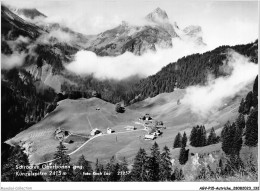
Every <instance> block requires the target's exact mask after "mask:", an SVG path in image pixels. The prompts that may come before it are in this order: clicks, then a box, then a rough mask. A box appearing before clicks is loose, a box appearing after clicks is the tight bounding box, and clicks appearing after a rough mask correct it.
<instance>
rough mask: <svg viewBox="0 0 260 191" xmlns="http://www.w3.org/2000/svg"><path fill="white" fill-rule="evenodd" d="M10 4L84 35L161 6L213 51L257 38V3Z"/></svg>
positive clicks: (109, 0)
mask: <svg viewBox="0 0 260 191" xmlns="http://www.w3.org/2000/svg"><path fill="white" fill-rule="evenodd" d="M8 4H9V5H14V6H16V7H27V8H28V7H29V8H37V9H38V10H39V11H41V12H42V13H44V14H45V15H47V16H48V20H49V21H55V22H62V23H63V24H65V25H67V26H68V27H70V28H72V29H73V30H75V31H77V32H81V33H83V34H98V33H100V32H103V31H105V30H108V29H111V28H113V27H116V26H117V25H119V24H120V23H121V22H122V21H123V20H125V21H128V22H129V23H131V24H135V25H138V24H140V23H142V21H143V19H144V17H145V16H146V15H147V14H148V13H150V12H151V11H153V10H154V9H156V8H157V7H160V8H161V9H163V10H165V11H166V12H167V14H168V17H169V20H170V22H171V23H173V22H177V24H178V26H179V27H180V28H181V29H183V28H185V27H186V26H189V25H200V26H201V27H202V31H203V38H204V42H206V43H207V44H208V45H209V46H210V47H212V48H215V47H217V46H219V45H235V44H243V43H249V42H252V41H254V40H256V39H257V37H258V28H259V15H258V10H259V5H258V4H259V2H258V1H211V0H210V1H209V0H207V1H206V0H204V1H202V0H200V1H199V0H189V1H188V0H185V1H184V0H131V1H130V0H85V1H82V0H74V1H61V0H56V1H49V0H45V1H40V0H23V1H18V0H16V1H8Z"/></svg>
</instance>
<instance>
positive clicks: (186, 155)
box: [179, 147, 189, 165]
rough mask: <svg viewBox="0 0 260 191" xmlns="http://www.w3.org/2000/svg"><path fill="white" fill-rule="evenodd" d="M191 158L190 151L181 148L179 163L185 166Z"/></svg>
mask: <svg viewBox="0 0 260 191" xmlns="http://www.w3.org/2000/svg"><path fill="white" fill-rule="evenodd" d="M188 158H189V149H188V150H186V149H185V147H181V150H180V155H179V162H180V164H181V165H184V164H185V163H186V162H187V161H188Z"/></svg>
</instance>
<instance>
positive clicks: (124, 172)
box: [119, 157, 129, 182]
mask: <svg viewBox="0 0 260 191" xmlns="http://www.w3.org/2000/svg"><path fill="white" fill-rule="evenodd" d="M127 166H128V164H127V161H126V158H125V157H124V158H123V160H122V163H121V164H120V167H119V171H120V172H121V174H120V179H119V180H120V181H121V182H124V181H127V180H128V179H129V174H128V172H129V169H128V167H127Z"/></svg>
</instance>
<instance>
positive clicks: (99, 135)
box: [35, 128, 147, 165]
mask: <svg viewBox="0 0 260 191" xmlns="http://www.w3.org/2000/svg"><path fill="white" fill-rule="evenodd" d="M137 131H147V130H146V129H145V128H144V129H138V130H133V131H123V132H117V133H112V134H98V135H95V136H93V137H91V138H90V139H88V140H87V141H86V142H85V143H83V144H82V145H81V146H80V147H79V148H77V149H76V150H74V151H72V152H71V153H69V154H68V155H72V154H74V153H76V152H77V151H79V150H80V149H81V148H82V147H84V146H85V145H86V144H88V143H89V142H90V141H92V140H93V139H95V138H97V137H102V136H109V135H118V134H123V133H131V132H137ZM53 161H54V159H52V160H49V161H45V162H41V163H37V164H35V165H42V164H46V163H50V162H53Z"/></svg>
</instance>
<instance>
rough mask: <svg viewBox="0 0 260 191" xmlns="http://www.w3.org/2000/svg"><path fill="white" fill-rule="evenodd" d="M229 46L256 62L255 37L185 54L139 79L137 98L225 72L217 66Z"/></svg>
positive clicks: (184, 85)
mask: <svg viewBox="0 0 260 191" xmlns="http://www.w3.org/2000/svg"><path fill="white" fill-rule="evenodd" d="M229 49H233V50H235V51H236V52H238V53H240V54H242V55H244V56H247V57H250V58H251V61H253V62H254V63H257V62H258V40H256V41H255V42H254V43H249V44H245V45H236V46H221V47H218V48H216V49H214V50H212V51H208V52H205V53H203V54H193V55H189V56H185V57H183V58H180V59H179V60H177V62H174V63H170V64H168V65H167V66H165V67H164V68H162V70H161V71H159V72H158V73H156V74H155V75H152V76H149V77H148V78H146V79H143V80H141V81H140V83H139V84H138V89H139V90H140V94H139V99H141V100H143V99H145V98H147V97H154V96H156V95H158V94H160V93H163V92H172V91H174V89H175V88H185V87H188V86H191V85H198V84H204V83H205V82H206V81H207V77H208V73H211V74H213V75H214V76H215V77H216V78H217V77H219V76H223V75H225V74H224V73H223V72H222V71H221V69H220V66H221V65H222V64H223V61H224V60H225V59H226V58H227V55H226V52H227V51H228V50H229Z"/></svg>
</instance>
